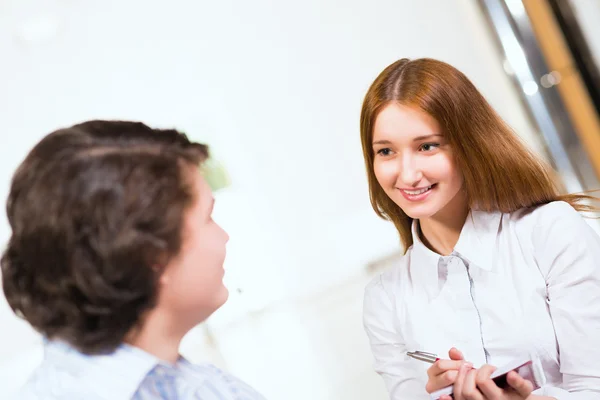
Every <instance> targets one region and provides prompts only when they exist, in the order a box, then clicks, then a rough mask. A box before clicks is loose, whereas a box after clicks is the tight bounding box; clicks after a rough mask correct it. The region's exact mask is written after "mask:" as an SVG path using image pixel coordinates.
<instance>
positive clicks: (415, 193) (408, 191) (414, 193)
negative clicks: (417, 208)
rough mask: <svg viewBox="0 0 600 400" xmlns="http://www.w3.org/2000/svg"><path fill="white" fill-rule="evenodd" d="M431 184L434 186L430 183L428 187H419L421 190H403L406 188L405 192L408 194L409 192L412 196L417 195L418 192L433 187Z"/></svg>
mask: <svg viewBox="0 0 600 400" xmlns="http://www.w3.org/2000/svg"><path fill="white" fill-rule="evenodd" d="M431 186H433V185H429V186H427V187H426V188H423V189H419V190H406V189H403V190H404V193H406V194H409V195H411V196H416V195H418V194H421V193H425V192H426V191H428V190H429V189H431Z"/></svg>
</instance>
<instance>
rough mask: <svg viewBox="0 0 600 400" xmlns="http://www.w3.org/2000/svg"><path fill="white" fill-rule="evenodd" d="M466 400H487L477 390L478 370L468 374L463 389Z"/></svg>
mask: <svg viewBox="0 0 600 400" xmlns="http://www.w3.org/2000/svg"><path fill="white" fill-rule="evenodd" d="M462 394H463V398H464V399H465V400H485V399H484V397H483V394H482V393H481V392H480V391H479V389H477V370H476V369H472V370H470V371H469V372H468V373H467V376H466V377H465V382H464V384H463V387H462Z"/></svg>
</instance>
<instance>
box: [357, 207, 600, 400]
mask: <svg viewBox="0 0 600 400" xmlns="http://www.w3.org/2000/svg"><path fill="white" fill-rule="evenodd" d="M413 241H414V244H413V246H411V248H410V249H409V250H408V251H407V253H406V255H405V256H404V257H403V258H402V260H401V262H400V263H399V265H397V266H395V267H394V268H392V269H390V270H388V271H386V272H384V273H383V274H381V275H380V276H378V277H376V278H375V279H374V280H373V281H372V282H371V283H370V284H369V285H368V286H367V288H366V290H365V300H364V325H365V329H366V332H367V335H368V337H369V341H370V344H371V350H372V352H373V355H374V357H375V370H376V371H377V372H378V373H379V374H380V375H381V376H382V377H383V379H384V381H385V383H386V385H387V388H388V391H389V393H390V399H392V400H400V399H410V400H418V399H428V398H429V396H428V394H427V393H426V391H425V384H426V382H427V374H426V371H427V368H429V367H430V364H427V363H425V362H422V361H418V360H415V359H412V358H409V357H408V356H406V352H407V351H417V350H419V351H425V352H429V353H436V354H437V355H438V356H439V357H441V358H448V350H450V348H452V347H456V348H458V349H459V350H461V351H462V352H463V354H464V356H465V359H466V360H467V361H470V362H472V363H473V364H474V365H475V367H479V366H481V365H483V364H486V363H487V364H492V365H496V366H502V365H504V364H506V363H510V362H512V361H514V359H515V358H520V356H522V355H523V354H531V355H532V356H533V357H535V358H536V359H537V360H538V362H540V363H541V366H542V367H543V370H544V373H545V377H546V384H545V385H544V386H543V387H542V388H541V389H539V390H537V391H535V392H534V393H535V394H540V395H546V396H553V397H555V398H557V399H558V400H569V399H572V400H575V399H577V400H581V399H586V400H587V399H590V400H591V399H600V238H599V237H598V235H597V234H596V233H595V232H594V230H593V229H592V228H591V226H589V225H588V224H587V223H586V221H585V220H584V219H583V217H582V216H581V215H580V214H579V213H578V212H577V211H575V210H574V209H573V208H572V207H571V206H570V205H569V204H567V203H564V202H553V203H550V204H546V205H544V206H541V207H538V208H536V209H535V210H533V211H530V212H525V211H524V210H520V211H517V212H514V213H511V214H502V213H487V212H479V211H472V212H471V213H470V214H469V217H468V218H467V221H466V223H465V226H464V227H463V229H462V231H461V234H460V237H459V240H458V243H457V244H456V247H455V249H454V252H453V253H452V254H451V255H450V256H447V257H443V256H440V255H439V254H436V253H434V252H433V251H431V250H429V249H428V248H427V247H426V246H425V245H423V243H422V242H421V241H420V240H419V238H418V235H417V234H416V223H415V224H413Z"/></svg>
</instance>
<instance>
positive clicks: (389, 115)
mask: <svg viewBox="0 0 600 400" xmlns="http://www.w3.org/2000/svg"><path fill="white" fill-rule="evenodd" d="M372 145H373V153H374V161H373V168H374V171H375V176H376V178H377V181H378V182H379V184H380V185H381V187H382V188H383V190H384V191H385V193H386V194H387V195H388V196H389V198H390V199H392V200H393V201H394V203H396V204H397V205H398V207H400V208H401V209H402V211H404V213H405V214H406V215H408V216H409V217H411V218H413V219H426V218H432V217H435V216H436V215H438V214H439V213H440V212H441V211H443V210H444V209H445V208H446V206H448V204H449V203H450V202H451V201H452V200H453V199H455V198H457V194H458V193H459V192H461V188H462V185H463V177H462V174H461V173H460V171H458V169H457V168H456V165H455V162H454V158H453V155H452V149H451V148H450V146H449V144H448V142H447V140H446V138H445V137H444V135H443V132H442V129H441V128H440V125H439V124H438V122H437V121H436V120H435V119H434V118H432V117H431V116H429V115H428V114H426V113H425V112H423V111H421V110H419V109H417V108H413V107H409V106H403V105H399V104H396V103H390V104H389V105H387V106H386V107H385V108H384V109H383V110H382V111H381V112H380V113H379V115H378V116H377V118H376V120H375V126H374V128H373V143H372ZM460 197H461V199H460V200H461V201H464V200H462V197H463V196H460Z"/></svg>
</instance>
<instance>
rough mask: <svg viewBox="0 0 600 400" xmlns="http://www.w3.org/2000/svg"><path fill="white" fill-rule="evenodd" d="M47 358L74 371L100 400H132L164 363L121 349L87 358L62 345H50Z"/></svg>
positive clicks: (128, 349)
mask: <svg viewBox="0 0 600 400" xmlns="http://www.w3.org/2000/svg"><path fill="white" fill-rule="evenodd" d="M45 358H46V359H51V360H52V361H53V362H58V363H59V365H61V366H63V367H66V368H69V369H73V370H74V373H76V375H77V377H78V378H79V379H81V383H82V384H85V385H86V386H87V387H89V389H90V392H94V393H96V394H97V395H98V396H99V397H100V398H103V399H104V398H106V399H115V398H119V399H120V398H123V399H125V398H127V399H129V398H131V397H133V395H134V394H135V392H136V391H137V390H138V388H139V387H140V385H141V384H142V381H143V380H144V378H145V377H146V376H147V375H148V373H149V372H150V371H152V370H153V369H154V368H155V367H156V366H157V365H159V364H161V361H160V360H159V359H158V358H156V357H154V356H153V355H151V354H149V353H146V352H145V351H143V350H141V349H139V348H137V347H133V346H129V345H126V344H122V345H120V346H119V347H118V348H117V349H116V350H115V351H114V352H113V353H111V354H107V355H86V354H83V353H81V352H79V351H78V350H76V349H74V348H73V347H71V346H70V345H68V344H67V343H64V342H61V341H56V340H52V341H47V342H46V345H45Z"/></svg>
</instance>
